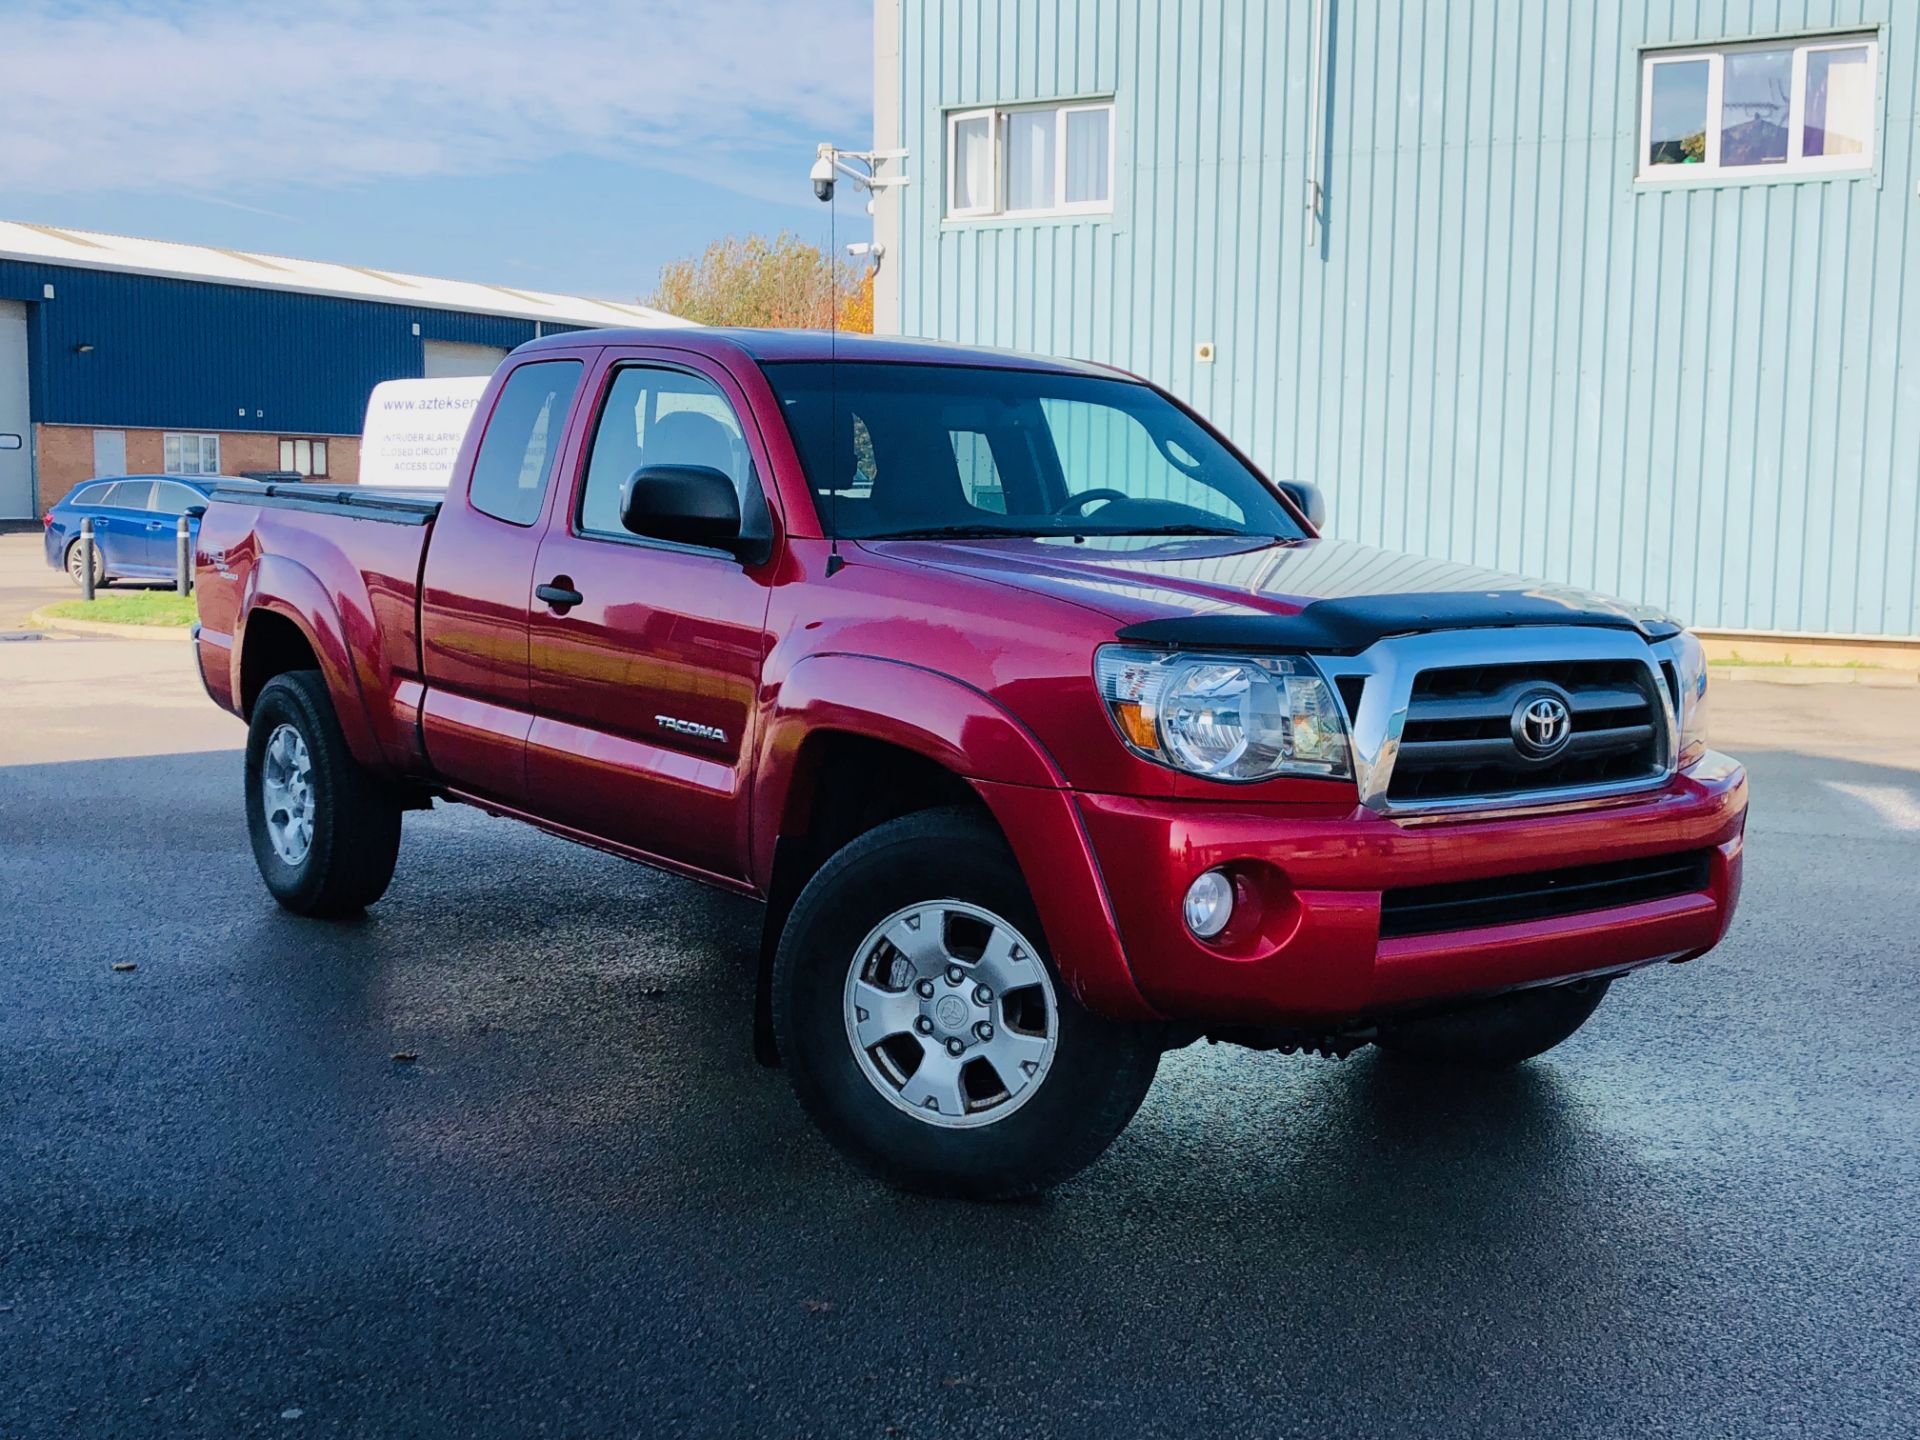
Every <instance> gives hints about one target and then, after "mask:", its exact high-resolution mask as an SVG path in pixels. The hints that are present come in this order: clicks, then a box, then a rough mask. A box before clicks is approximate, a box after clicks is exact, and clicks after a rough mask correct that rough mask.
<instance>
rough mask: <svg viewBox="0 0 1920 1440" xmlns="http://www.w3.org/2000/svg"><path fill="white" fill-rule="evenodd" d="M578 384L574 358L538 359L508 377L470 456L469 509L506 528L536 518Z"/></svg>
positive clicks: (577, 363) (538, 515)
mask: <svg viewBox="0 0 1920 1440" xmlns="http://www.w3.org/2000/svg"><path fill="white" fill-rule="evenodd" d="M579 385H580V362H579V361H578V360H542V361H537V362H535V363H534V364H531V365H522V366H521V367H520V368H519V369H517V370H515V371H514V372H513V374H511V375H509V376H508V377H507V383H506V384H505V385H503V386H502V387H501V389H500V399H499V401H498V402H497V403H496V404H495V405H494V407H493V414H492V415H491V416H490V417H488V420H487V433H486V435H485V437H484V438H482V440H481V441H480V453H479V454H478V455H476V456H475V457H474V461H473V483H472V485H471V486H470V487H469V488H468V490H467V499H468V500H469V501H470V502H471V503H472V505H473V508H474V509H476V510H478V511H480V512H481V513H482V514H484V515H491V516H493V517H494V518H495V519H496V520H505V521H506V522H507V523H508V524H509V525H531V524H533V522H534V521H536V520H538V519H539V518H540V509H541V506H542V505H543V504H544V502H545V500H546V497H547V482H548V480H549V479H551V478H552V475H553V466H554V462H555V461H556V460H557V459H558V458H559V454H560V442H561V440H562V439H563V438H564V437H565V435H566V430H567V413H568V411H569V410H570V409H571V408H572V405H573V392H574V391H575V390H576V389H578V388H579Z"/></svg>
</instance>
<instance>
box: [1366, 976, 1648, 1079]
mask: <svg viewBox="0 0 1920 1440" xmlns="http://www.w3.org/2000/svg"><path fill="white" fill-rule="evenodd" d="M1609 983H1610V982H1608V981H1606V980H1576V981H1574V982H1572V983H1571V984H1568V985H1549V986H1543V987H1541V988H1539V989H1535V990H1516V991H1514V992H1512V993H1511V994H1508V995H1498V996H1495V997H1494V998H1493V999H1491V1000H1481V1001H1477V1002H1475V1003H1474V1004H1472V1005H1468V1006H1465V1007H1463V1008H1461V1009H1459V1010H1449V1011H1447V1012H1445V1013H1444V1014H1439V1015H1427V1016H1421V1017H1419V1018H1418V1019H1412V1020H1402V1021H1398V1022H1396V1023H1391V1024H1386V1025H1382V1026H1381V1027H1380V1033H1379V1035H1378V1037H1377V1038H1376V1039H1375V1041H1374V1043H1375V1044H1377V1045H1378V1046H1379V1047H1380V1048H1381V1049H1382V1050H1384V1051H1385V1052H1386V1053H1387V1054H1389V1055H1391V1056H1393V1057H1394V1058H1395V1059H1399V1060H1411V1061H1416V1062H1418V1063H1421V1064H1427V1065H1457V1066H1462V1067H1466V1068H1469V1069H1475V1070H1503V1069H1505V1068H1507V1067H1508V1066H1510V1065H1518V1064H1519V1063H1520V1062H1521V1061H1523V1060H1531V1059H1532V1058H1533V1057H1534V1056H1536V1055H1540V1054H1543V1053H1545V1052H1546V1051H1548V1050H1551V1049H1552V1048H1553V1047H1554V1046H1556V1045H1558V1044H1559V1043H1560V1042H1561V1041H1562V1040H1565V1039H1566V1038H1567V1037H1568V1036H1569V1035H1571V1034H1573V1032H1574V1031H1576V1030H1578V1029H1579V1028H1580V1027H1581V1026H1582V1025H1584V1024H1586V1023H1587V1017H1588V1016H1589V1015H1591V1014H1593V1012H1594V1011H1595V1010H1596V1009H1598V1008H1599V1006H1600V1002H1601V1001H1602V1000H1604V999H1605V998H1606V994H1607V987H1608V985H1609Z"/></svg>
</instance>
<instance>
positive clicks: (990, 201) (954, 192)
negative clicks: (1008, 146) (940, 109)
mask: <svg viewBox="0 0 1920 1440" xmlns="http://www.w3.org/2000/svg"><path fill="white" fill-rule="evenodd" d="M969 120H984V121H986V122H987V197H988V198H987V203H986V204H984V205H962V204H961V203H960V145H959V136H960V127H961V125H963V124H965V123H966V122H967V121H969ZM1000 169H1001V166H1000V115H999V112H998V111H995V110H955V111H954V112H953V113H952V114H950V115H948V116H947V215H948V216H949V217H950V218H952V219H956V220H960V219H973V218H975V217H977V216H981V215H997V214H999V213H1000Z"/></svg>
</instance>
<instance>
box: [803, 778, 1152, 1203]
mask: <svg viewBox="0 0 1920 1440" xmlns="http://www.w3.org/2000/svg"><path fill="white" fill-rule="evenodd" d="M772 988H773V1026H774V1034H775V1036H776V1037H777V1039H778V1042H779V1046H780V1053H781V1056H782V1058H783V1060H784V1061H785V1063H786V1066H787V1069H788V1072H789V1074H790V1075H791V1077H792V1080H793V1087H794V1090H795V1092H796V1093H797V1094H798V1095H799V1098H800V1103H801V1105H802V1106H803V1107H804V1108H805V1109H806V1111H807V1113H808V1114H809V1115H810V1116H811V1117H812V1118H813V1120H814V1122H815V1123H816V1124H818V1125H819V1127H820V1128H821V1130H822V1131H824V1132H825V1134H826V1136H827V1138H828V1139H829V1140H831V1141H832V1142H833V1143H834V1144H835V1145H836V1146H838V1147H839V1149H840V1150H841V1151H843V1152H844V1153H845V1154H847V1155H848V1156H849V1157H851V1158H852V1159H853V1160H855V1161H856V1162H858V1163H859V1164H860V1165H862V1166H864V1167H865V1168H866V1169H867V1170H869V1171H871V1172H872V1173H874V1174H875V1175H878V1176H879V1177H880V1178H882V1179H883V1180H886V1181H888V1182H889V1183H891V1184H893V1185H896V1186H899V1187H900V1188H902V1189H905V1190H913V1191H917V1192H920V1193H923V1194H932V1195H944V1196H954V1197H961V1198H968V1199H981V1200H985V1199H1010V1198H1013V1197H1015V1196H1020V1195H1028V1194H1032V1193H1034V1192H1036V1191H1039V1190H1044V1189H1046V1188H1047V1187H1048V1186H1050V1185H1054V1184H1056V1183H1058V1182H1059V1181H1061V1180H1065V1179H1066V1178H1067V1177H1068V1176H1070V1175H1073V1174H1075V1173H1076V1172H1078V1171H1080V1170H1081V1169H1083V1168H1085V1167H1086V1166H1087V1165H1089V1164H1091V1163H1092V1162H1093V1161H1094V1160H1095V1159H1097V1158H1098V1157H1099V1156H1100V1154H1101V1152H1103V1151H1104V1150H1105V1149H1106V1148H1107V1146H1108V1145H1110V1144H1111V1143H1112V1142H1113V1139H1114V1137H1115V1136H1117V1135H1118V1134H1119V1133H1120V1132H1121V1131H1122V1130H1123V1129H1125V1128H1126V1125H1127V1122H1128V1121H1129V1120H1131V1119H1132V1118H1133V1113H1134V1111H1136V1110H1138V1109H1139V1108H1140V1102H1141V1101H1142V1100H1144V1099H1145V1098H1146V1094H1147V1089H1148V1087H1149V1086H1150V1085H1152V1083H1153V1075H1154V1071H1155V1070H1156V1069H1157V1068H1158V1067H1159V1063H1160V1047H1159V1046H1158V1044H1157V1043H1155V1042H1154V1040H1153V1039H1152V1037H1151V1036H1150V1035H1149V1034H1148V1033H1147V1032H1145V1031H1144V1030H1142V1029H1141V1028H1140V1027H1138V1026H1130V1025H1123V1024H1116V1023H1114V1022H1112V1021H1109V1020H1103V1019H1101V1018H1100V1017H1098V1016H1096V1015H1094V1014H1093V1013H1091V1012H1090V1011H1088V1010H1086V1009H1084V1008H1083V1007H1082V1006H1081V1005H1080V1004H1079V1003H1078V1002H1077V1001H1076V1000H1074V998H1073V997H1072V995H1071V994H1069V993H1068V991H1067V987H1066V986H1065V984H1063V983H1062V981H1061V978H1060V974H1059V972H1058V971H1057V970H1056V969H1055V967H1054V964H1053V960H1052V957H1051V956H1050V955H1049V953H1048V951H1047V949H1046V939H1045V936H1044V935H1042V934H1041V930H1040V920H1039V916H1038V915H1037V914H1036V913H1035V911H1034V908H1033V901H1032V899H1031V898H1030V897H1029V895H1028V893H1027V886H1026V882H1025V881H1024V880H1023V879H1022V878H1021V875H1020V869H1019V866H1018V865H1016V864H1015V863H1014V859H1013V856H1012V854H1011V853H1010V852H1009V851H1008V849H1007V847H1006V843H1005V842H1004V841H1003V840H1002V839H1001V838H1000V836H999V834H998V833H997V832H996V831H995V830H994V829H993V827H992V826H991V825H990V824H988V823H986V822H985V821H984V820H982V819H981V818H979V817H977V816H975V815H972V814H970V813H968V812H966V811H963V810H932V811H926V812H922V813H920V814H915V815H908V816H906V817H904V818H903V819H899V820H895V821H892V822H890V823H888V824H885V825H882V826H880V827H879V828H877V829H875V830H872V831H869V832H868V833H867V834H865V835H862V836H861V837H860V838H858V839H857V840H855V841H853V842H852V843H851V844H849V845H848V846H847V847H846V848H845V849H844V850H841V851H840V852H839V853H838V854H836V855H835V856H833V858H832V859H830V860H829V861H827V863H826V865H825V866H824V867H822V869H821V870H820V871H819V873H818V874H816V875H815V876H814V877H813V879H812V881H811V882H809V883H808V885H807V887H806V888H805V889H804V890H803V891H802V892H801V894H800V897H799V899H798V900H797V901H796V902H795V904H794V907H793V912H792V914H791V915H790V916H789V917H788V920H787V924H786V928H785V929H784V930H783V932H782V933H781V937H780V944H779V948H778V951H777V953H776V955H775V959H774V968H773V986H772Z"/></svg>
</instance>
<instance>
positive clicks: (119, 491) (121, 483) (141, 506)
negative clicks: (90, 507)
mask: <svg viewBox="0 0 1920 1440" xmlns="http://www.w3.org/2000/svg"><path fill="white" fill-rule="evenodd" d="M152 499H153V481H151V480H116V481H114V482H113V484H111V485H109V486H108V487H107V493H106V494H105V495H104V496H102V497H101V498H100V499H98V500H96V501H94V502H93V503H94V504H96V505H104V506H107V507H108V508H109V509H113V510H148V509H151V508H152V505H151V503H150V502H151V501H152Z"/></svg>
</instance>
